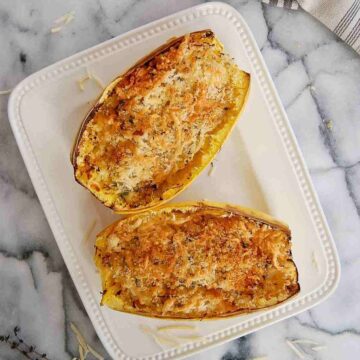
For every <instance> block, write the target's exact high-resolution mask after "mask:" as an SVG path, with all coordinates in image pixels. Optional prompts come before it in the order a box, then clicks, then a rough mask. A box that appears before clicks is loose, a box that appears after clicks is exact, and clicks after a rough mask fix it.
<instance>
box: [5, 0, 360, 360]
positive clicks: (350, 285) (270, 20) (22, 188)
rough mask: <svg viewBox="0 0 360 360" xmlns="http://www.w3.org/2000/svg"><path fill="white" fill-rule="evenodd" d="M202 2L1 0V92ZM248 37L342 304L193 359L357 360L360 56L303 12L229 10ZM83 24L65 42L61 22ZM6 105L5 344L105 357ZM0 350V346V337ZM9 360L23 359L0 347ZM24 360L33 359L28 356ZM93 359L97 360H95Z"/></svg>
mask: <svg viewBox="0 0 360 360" xmlns="http://www.w3.org/2000/svg"><path fill="white" fill-rule="evenodd" d="M200 2H201V1H197V0H183V1H177V0H171V1H167V2H163V1H160V0H123V1H115V0H89V1H86V2H84V1H82V2H80V1H76V0H68V1H60V0H53V1H45V0H42V1H35V0H31V1H30V0H29V1H26V2H24V1H21V0H14V1H0V27H1V32H0V39H1V41H0V44H1V46H2V56H1V58H0V90H6V89H11V88H13V87H14V86H15V85H16V84H17V83H18V82H19V81H20V80H22V79H23V78H25V77H26V76H28V75H30V74H32V73H34V72H35V71H37V70H40V69H41V68H43V67H44V66H46V65H49V64H52V63H53V62H55V61H58V60H60V59H63V58H65V57H67V56H69V55H71V54H74V53H76V52H78V51H80V50H83V49H86V48H88V47H90V46H93V45H95V44H98V43H100V42H102V41H104V40H107V39H110V38H112V37H114V36H116V35H119V34H121V33H123V32H125V31H127V30H130V29H132V28H135V27H137V26H140V25H142V24H145V23H147V22H150V21H152V20H155V19H157V18H160V17H162V16H165V15H168V14H171V13H173V12H176V11H178V10H181V9H184V8H187V7H190V6H193V5H196V4H198V3H200ZM229 3H230V4H231V5H233V6H234V7H235V8H237V9H238V10H239V11H240V13H241V14H242V15H243V16H244V17H245V20H246V21H247V22H248V24H249V26H250V28H251V29H252V31H253V33H254V35H255V37H256V40H257V42H258V45H259V47H260V48H261V51H262V54H263V56H264V58H265V61H266V63H267V65H268V67H269V69H270V72H271V75H272V77H273V79H274V82H275V85H276V87H277V89H278V91H279V94H280V97H281V99H282V102H283V104H284V106H285V108H286V111H287V114H288V116H289V119H290V122H291V124H292V126H293V129H294V132H295V134H296V137H297V139H298V141H299V144H300V147H301V149H302V151H303V154H304V156H305V159H306V163H307V165H308V168H309V170H310V173H311V176H312V179H313V182H314V184H315V187H316V189H317V191H318V195H319V197H320V201H321V204H322V206H323V208H324V211H325V214H326V217H327V219H328V221H329V225H330V228H331V230H332V232H333V236H334V238H335V241H336V244H337V247H338V251H339V254H340V259H341V264H342V278H341V281H340V285H339V287H338V289H337V291H336V292H335V294H334V295H332V296H331V298H329V299H328V300H326V301H325V302H324V303H322V304H321V305H319V306H317V307H315V308H313V309H312V310H309V311H307V312H305V313H303V314H301V315H299V316H296V317H293V318H291V319H288V320H286V321H282V322H280V323H278V324H276V325H273V326H270V327H267V328H266V329H263V330H261V331H258V332H256V333H254V334H251V335H248V336H245V337H243V338H240V339H237V340H235V341H232V342H231V343H228V344H225V345H222V346H219V347H217V348H214V349H211V350H209V351H207V352H204V353H200V354H199V355H196V356H193V357H192V359H197V360H198V359H204V360H205V359H214V360H215V359H224V360H225V359H226V360H229V359H239V360H240V359H248V360H250V359H255V358H259V357H264V359H271V360H281V359H297V358H301V356H300V355H299V354H296V353H295V352H294V351H293V350H292V349H291V348H290V346H289V345H288V343H287V340H288V339H303V340H304V339H305V340H312V341H315V342H316V343H319V344H321V346H322V347H317V348H315V349H316V350H311V346H310V345H309V344H307V343H306V341H305V342H303V343H302V344H299V347H300V348H301V351H302V354H303V358H306V359H326V360H329V359H336V360H341V359H350V358H351V359H354V356H355V354H360V281H359V276H358V275H357V274H358V273H359V270H360V261H359V259H360V146H359V144H360V57H359V56H358V55H357V54H356V53H355V52H354V51H352V50H351V49H350V48H348V47H347V46H346V45H344V44H342V43H341V42H340V41H339V40H338V39H337V38H336V37H335V36H334V35H333V34H332V33H330V32H329V31H328V30H327V29H326V28H325V27H323V26H322V25H321V24H319V23H318V22H317V21H316V20H314V19H313V18H312V17H311V16H309V15H307V14H306V13H304V12H303V11H290V10H285V9H278V8H274V7H270V6H267V5H264V4H261V3H260V2H259V1H256V0H249V1H241V0H239V1H236V0H233V1H229ZM72 10H74V11H75V18H74V20H73V21H72V22H70V23H69V24H67V25H66V27H64V28H63V30H62V31H61V32H59V33H53V34H51V33H50V28H52V27H53V22H54V20H55V19H57V18H59V17H60V16H61V15H63V14H65V13H68V12H69V11H72ZM7 100H8V96H7V95H1V96H0V114H1V115H0V233H1V236H0V288H1V291H0V335H7V334H11V337H10V339H12V338H14V334H13V328H14V327H15V326H19V327H20V328H21V332H20V336H21V337H22V338H23V339H24V340H26V342H27V343H28V344H33V345H35V346H36V347H37V349H38V351H39V352H41V353H46V354H47V358H48V359H72V358H73V357H75V356H76V357H77V356H78V345H77V340H76V337H75V336H74V334H73V333H72V331H71V329H70V323H71V322H73V323H75V324H76V325H77V327H78V328H79V330H80V331H81V333H82V334H83V336H84V337H85V338H86V340H87V342H88V343H89V344H91V345H92V346H93V347H94V348H95V349H96V350H97V351H98V352H99V353H101V354H102V355H103V356H104V357H105V358H109V356H108V355H107V353H106V351H105V349H104V348H103V347H102V345H101V343H100V341H99V340H98V338H97V336H96V334H95V331H94V329H93V327H92V325H91V322H90V320H89V318H88V316H87V314H86V312H85V310H84V308H83V306H82V303H81V301H80V298H79V296H78V294H77V292H76V290H75V287H74V285H73V283H72V281H71V279H70V276H69V274H68V272H67V270H66V267H65V265H64V262H63V260H62V257H61V255H60V253H59V250H58V248H57V245H56V243H55V240H54V237H53V235H52V233H51V231H50V228H49V226H48V223H47V221H46V219H45V216H44V213H43V211H42V209H41V206H40V204H39V201H38V199H37V196H36V194H35V191H34V189H33V186H32V184H31V181H30V179H29V176H28V174H27V171H26V169H25V166H24V163H23V161H22V158H21V156H20V153H19V150H18V148H17V145H16V142H15V139H14V137H13V134H12V131H11V129H10V125H9V123H8V118H7ZM0 340H1V338H0ZM0 358H1V359H21V358H22V355H21V354H20V353H19V352H17V351H16V349H11V348H10V346H8V344H6V343H5V342H4V341H3V342H0ZM24 358H25V357H24ZM89 358H90V357H89Z"/></svg>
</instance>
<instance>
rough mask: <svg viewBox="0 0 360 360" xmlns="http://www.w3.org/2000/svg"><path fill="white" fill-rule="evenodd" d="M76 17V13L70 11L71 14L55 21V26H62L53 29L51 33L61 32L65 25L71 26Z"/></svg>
mask: <svg viewBox="0 0 360 360" xmlns="http://www.w3.org/2000/svg"><path fill="white" fill-rule="evenodd" d="M74 17H75V11H70V12H69V13H67V14H65V15H63V16H61V17H59V18H58V19H56V20H55V21H54V24H60V25H57V26H54V27H53V28H51V29H50V32H51V33H57V32H59V31H61V30H62V28H63V27H64V26H65V25H67V24H69V23H70V22H71V21H72V20H74Z"/></svg>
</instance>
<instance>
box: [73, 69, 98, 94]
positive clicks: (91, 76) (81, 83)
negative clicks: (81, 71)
mask: <svg viewBox="0 0 360 360" xmlns="http://www.w3.org/2000/svg"><path fill="white" fill-rule="evenodd" d="M88 80H93V81H94V82H95V83H96V84H97V85H98V86H99V87H100V89H102V90H103V89H104V88H105V85H104V84H103V82H102V81H101V80H100V79H99V77H98V76H96V75H95V74H93V73H91V72H90V71H89V69H88V68H86V75H85V76H84V77H82V78H81V79H79V80H77V84H78V86H79V88H80V90H81V91H84V90H85V82H87V81H88Z"/></svg>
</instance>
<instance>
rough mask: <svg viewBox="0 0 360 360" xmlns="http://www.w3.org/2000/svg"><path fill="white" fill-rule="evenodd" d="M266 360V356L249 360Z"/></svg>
mask: <svg viewBox="0 0 360 360" xmlns="http://www.w3.org/2000/svg"><path fill="white" fill-rule="evenodd" d="M267 358H268V357H267V356H258V357H254V358H251V359H250V360H266V359H267Z"/></svg>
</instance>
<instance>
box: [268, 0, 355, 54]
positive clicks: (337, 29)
mask: <svg viewBox="0 0 360 360" xmlns="http://www.w3.org/2000/svg"><path fill="white" fill-rule="evenodd" d="M262 2H264V3H266V4H270V5H275V6H279V7H285V8H288V9H293V10H296V9H298V8H299V6H300V7H301V8H303V9H304V10H305V11H307V12H308V13H310V14H311V15H312V16H314V17H315V18H316V19H318V20H319V21H321V22H322V23H323V24H324V25H326V26H327V27H328V28H329V29H330V30H331V31H333V32H334V33H335V34H336V35H338V36H339V37H340V38H341V39H342V40H344V41H345V42H346V43H347V44H348V45H350V46H351V47H352V48H353V49H354V50H355V51H356V52H357V53H359V54H360V0H262Z"/></svg>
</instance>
